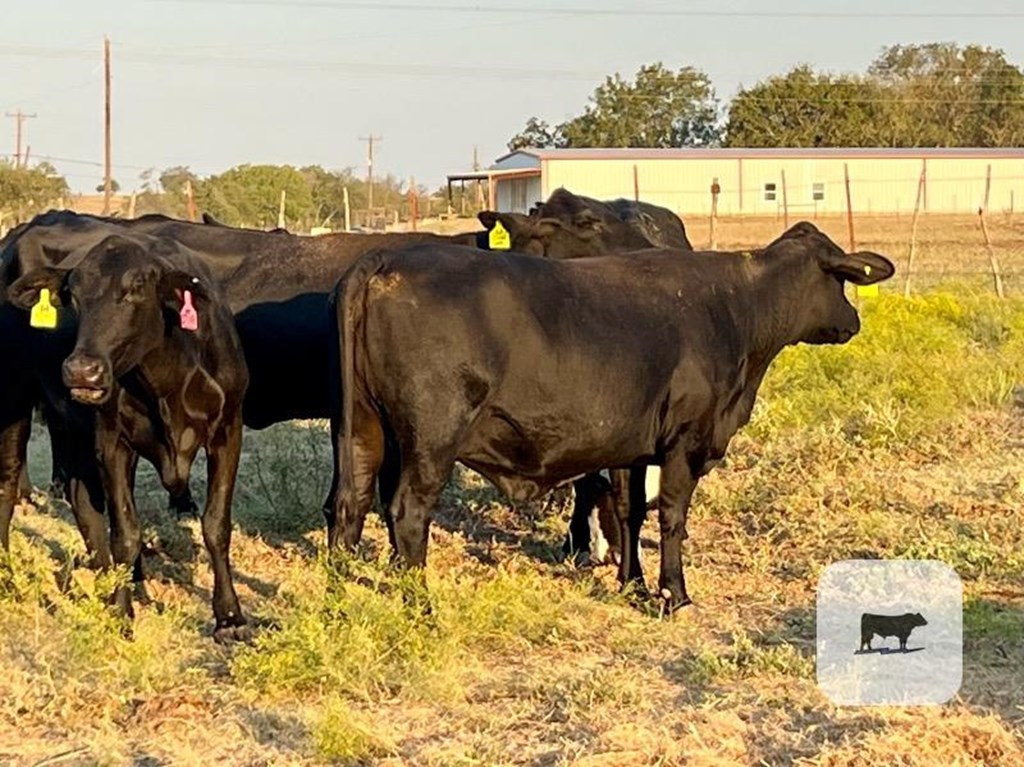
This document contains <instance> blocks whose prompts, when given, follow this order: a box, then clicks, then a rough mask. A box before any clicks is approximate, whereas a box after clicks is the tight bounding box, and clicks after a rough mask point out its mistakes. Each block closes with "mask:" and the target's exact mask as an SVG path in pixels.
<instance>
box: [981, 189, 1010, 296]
mask: <svg viewBox="0 0 1024 767" xmlns="http://www.w3.org/2000/svg"><path fill="white" fill-rule="evenodd" d="M978 221H979V223H980V224H981V234H982V236H983V237H984V238H985V250H986V251H988V263H989V266H991V267H992V279H993V280H994V281H995V285H996V295H997V296H999V297H1000V298H1006V295H1005V294H1004V293H1003V278H1002V275H1000V273H999V261H997V260H996V253H995V251H994V250H993V249H992V240H990V239H989V236H988V227H987V226H985V209H984V208H978Z"/></svg>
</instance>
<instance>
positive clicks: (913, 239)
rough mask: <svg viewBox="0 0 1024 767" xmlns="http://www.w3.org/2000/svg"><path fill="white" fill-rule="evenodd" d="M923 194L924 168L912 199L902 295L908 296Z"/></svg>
mask: <svg viewBox="0 0 1024 767" xmlns="http://www.w3.org/2000/svg"><path fill="white" fill-rule="evenodd" d="M923 194H924V168H922V169H921V175H920V176H918V179H917V199H916V200H914V218H913V219H912V220H911V223H910V250H909V251H908V252H907V278H906V280H905V281H904V283H903V295H904V297H906V298H909V297H910V275H911V273H912V271H913V268H914V247H915V246H916V244H917V216H918V214H919V213H920V212H921V197H922V195H923Z"/></svg>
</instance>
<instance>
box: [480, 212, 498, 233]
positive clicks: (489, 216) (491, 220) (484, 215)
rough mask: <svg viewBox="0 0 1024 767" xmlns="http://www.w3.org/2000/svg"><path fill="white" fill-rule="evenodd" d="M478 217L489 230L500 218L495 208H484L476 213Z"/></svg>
mask: <svg viewBox="0 0 1024 767" xmlns="http://www.w3.org/2000/svg"><path fill="white" fill-rule="evenodd" d="M476 218H477V220H478V221H479V222H480V223H481V224H483V225H484V229H486V230H487V231H488V232H489V231H491V230H492V229H493V228H494V224H495V223H496V222H497V220H498V214H497V213H496V212H495V211H493V210H482V211H480V212H479V213H477V214H476Z"/></svg>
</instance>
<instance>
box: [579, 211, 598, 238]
mask: <svg viewBox="0 0 1024 767" xmlns="http://www.w3.org/2000/svg"><path fill="white" fill-rule="evenodd" d="M572 223H573V225H574V226H575V227H576V228H577V229H578V230H579V232H580V234H583V235H585V236H588V237H592V236H594V235H597V234H600V233H601V232H603V231H604V230H605V224H604V221H602V220H601V219H600V217H598V216H596V215H594V213H592V212H591V211H589V210H587V209H586V208H584V209H583V210H581V211H580V212H579V213H577V214H576V215H575V216H573V217H572Z"/></svg>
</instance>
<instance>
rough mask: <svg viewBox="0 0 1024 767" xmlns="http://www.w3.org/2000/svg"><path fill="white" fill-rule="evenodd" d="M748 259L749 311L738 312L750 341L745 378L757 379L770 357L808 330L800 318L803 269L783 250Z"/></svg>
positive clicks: (797, 341) (767, 364)
mask: <svg viewBox="0 0 1024 767" xmlns="http://www.w3.org/2000/svg"><path fill="white" fill-rule="evenodd" d="M741 258H747V257H741ZM801 260H802V259H801ZM749 262H750V263H749V264H745V265H744V272H745V275H746V289H747V291H749V293H748V301H747V306H748V307H749V311H744V312H743V313H742V314H741V315H740V316H741V319H742V322H743V325H744V336H745V337H746V338H747V340H748V343H749V346H748V349H749V352H748V370H749V375H748V380H754V379H756V380H757V381H760V379H761V378H762V377H763V376H764V374H765V372H766V371H767V369H768V366H769V365H770V364H771V362H772V360H774V359H775V358H776V357H777V356H778V355H779V353H780V352H781V351H782V350H783V349H785V348H786V347H787V346H791V345H793V344H796V343H799V342H800V340H801V339H802V338H803V337H804V335H805V334H806V332H807V331H806V328H804V327H802V324H801V319H800V314H801V313H800V308H801V296H800V279H799V277H800V275H801V271H802V270H801V269H800V268H799V267H798V265H797V264H795V263H794V259H793V258H789V257H787V256H786V254H775V253H772V254H769V255H767V256H765V255H764V254H758V255H755V256H751V257H749ZM794 277H796V278H797V279H794Z"/></svg>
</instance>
